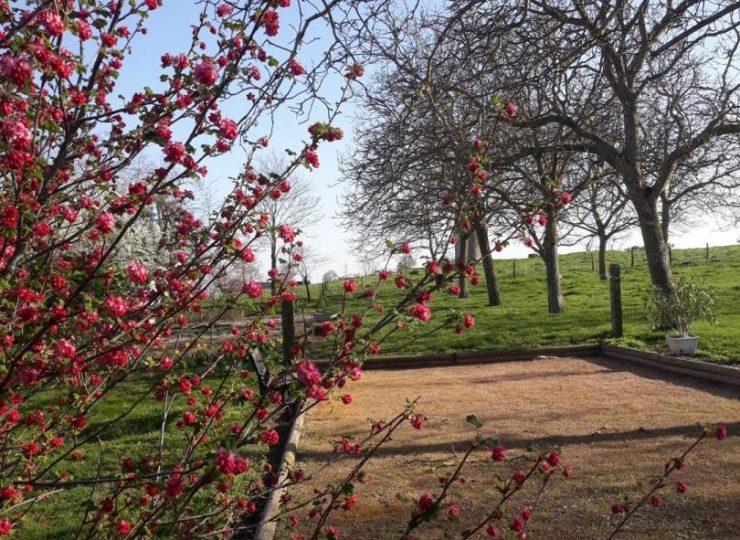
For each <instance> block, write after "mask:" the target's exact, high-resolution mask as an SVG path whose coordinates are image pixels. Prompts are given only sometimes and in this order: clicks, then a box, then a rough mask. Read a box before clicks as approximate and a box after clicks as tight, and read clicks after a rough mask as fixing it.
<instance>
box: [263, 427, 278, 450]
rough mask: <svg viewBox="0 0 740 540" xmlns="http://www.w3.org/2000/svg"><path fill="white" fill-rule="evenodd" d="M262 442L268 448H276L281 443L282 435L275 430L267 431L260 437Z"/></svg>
mask: <svg viewBox="0 0 740 540" xmlns="http://www.w3.org/2000/svg"><path fill="white" fill-rule="evenodd" d="M260 440H261V441H262V442H263V443H265V444H266V445H267V446H275V445H276V444H277V443H278V442H280V435H278V432H277V431H275V430H274V429H266V430H264V431H263V432H262V434H261V435H260Z"/></svg>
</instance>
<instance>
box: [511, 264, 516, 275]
mask: <svg viewBox="0 0 740 540" xmlns="http://www.w3.org/2000/svg"><path fill="white" fill-rule="evenodd" d="M511 264H512V266H513V267H514V277H516V261H512V262H511Z"/></svg>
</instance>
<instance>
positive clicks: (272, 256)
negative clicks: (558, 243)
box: [270, 238, 277, 296]
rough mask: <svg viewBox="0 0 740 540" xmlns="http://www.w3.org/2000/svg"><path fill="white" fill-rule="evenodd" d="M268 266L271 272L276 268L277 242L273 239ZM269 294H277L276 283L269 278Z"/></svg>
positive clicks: (273, 279)
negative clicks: (269, 265)
mask: <svg viewBox="0 0 740 540" xmlns="http://www.w3.org/2000/svg"><path fill="white" fill-rule="evenodd" d="M270 264H271V265H272V266H271V267H270V269H271V270H272V269H273V268H277V240H276V239H274V238H273V239H272V242H271V243H270ZM270 292H271V293H272V295H273V296H275V293H277V281H276V280H275V278H270Z"/></svg>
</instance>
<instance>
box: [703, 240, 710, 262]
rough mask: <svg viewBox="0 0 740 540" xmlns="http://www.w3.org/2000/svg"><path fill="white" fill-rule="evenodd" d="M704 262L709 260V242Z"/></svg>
mask: <svg viewBox="0 0 740 540" xmlns="http://www.w3.org/2000/svg"><path fill="white" fill-rule="evenodd" d="M704 260H707V261H708V260H709V242H707V249H706V251H705V252H704Z"/></svg>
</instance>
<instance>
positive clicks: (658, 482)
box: [608, 424, 727, 540]
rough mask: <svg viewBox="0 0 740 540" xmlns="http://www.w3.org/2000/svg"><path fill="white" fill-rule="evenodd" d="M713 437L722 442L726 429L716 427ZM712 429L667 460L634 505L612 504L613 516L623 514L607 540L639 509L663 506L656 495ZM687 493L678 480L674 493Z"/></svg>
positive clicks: (615, 534)
mask: <svg viewBox="0 0 740 540" xmlns="http://www.w3.org/2000/svg"><path fill="white" fill-rule="evenodd" d="M713 431H714V437H715V438H716V439H717V440H718V441H723V440H725V439H726V438H727V428H726V427H725V426H724V425H721V424H720V425H718V426H716V427H715V428H714V429H713ZM711 432H712V429H710V428H709V427H706V428H704V429H703V430H702V432H701V433H700V434H699V436H698V437H697V438H696V440H694V442H692V443H691V444H690V445H689V446H688V447H687V448H686V449H685V450H684V451H683V452H682V453H681V455H679V456H678V457H674V458H671V459H669V460H668V461H667V462H666V463H665V465H664V466H663V474H661V475H660V476H658V477H656V478H655V479H654V480H653V483H652V485H651V487H650V489H649V490H648V491H647V493H645V494H644V495H643V496H642V497H641V498H640V499H639V500H638V501H637V502H636V503H635V504H634V505H630V504H629V503H628V502H622V503H614V504H612V513H613V514H615V515H619V514H624V516H623V517H622V519H621V520H620V521H619V523H617V526H616V527H615V528H614V530H613V531H612V532H611V534H610V535H609V536H608V540H611V539H612V538H616V536H617V535H618V534H619V533H620V532H621V531H622V529H624V527H625V526H626V525H627V523H628V522H629V521H630V520H631V519H632V518H633V517H634V515H635V514H636V513H637V511H638V510H640V508H642V507H643V506H645V505H646V504H648V503H650V504H651V505H652V506H654V507H656V508H659V507H661V506H663V498H662V497H661V496H660V495H658V494H657V493H658V492H659V491H660V490H662V489H664V488H665V487H667V486H668V479H669V477H670V476H671V475H672V474H673V473H674V472H676V471H680V470H683V468H684V467H685V466H686V458H687V457H688V456H689V455H690V454H691V453H692V452H694V451H695V450H696V448H697V447H698V446H699V444H701V442H702V441H704V440H705V439H706V438H707V437H708V436H709V434H710V433H711ZM687 491H688V485H686V483H685V482H683V481H681V480H679V481H678V482H676V492H677V493H686V492H687Z"/></svg>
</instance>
